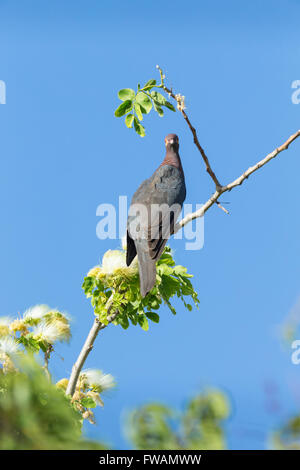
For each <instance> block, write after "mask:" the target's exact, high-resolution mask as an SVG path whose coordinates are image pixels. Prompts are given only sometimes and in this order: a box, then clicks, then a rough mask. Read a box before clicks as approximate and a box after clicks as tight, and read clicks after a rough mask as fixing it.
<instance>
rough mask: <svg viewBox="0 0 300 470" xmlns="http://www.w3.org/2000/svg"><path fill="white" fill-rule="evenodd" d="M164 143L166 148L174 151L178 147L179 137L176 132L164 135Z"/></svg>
mask: <svg viewBox="0 0 300 470" xmlns="http://www.w3.org/2000/svg"><path fill="white" fill-rule="evenodd" d="M165 144H166V148H167V150H175V151H176V152H177V151H178V149H179V138H178V135H176V134H168V135H167V136H166V137H165Z"/></svg>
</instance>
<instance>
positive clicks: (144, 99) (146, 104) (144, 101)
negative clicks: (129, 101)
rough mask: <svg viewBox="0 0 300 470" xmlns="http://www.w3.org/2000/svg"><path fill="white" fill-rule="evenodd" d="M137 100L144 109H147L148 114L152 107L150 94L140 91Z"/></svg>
mask: <svg viewBox="0 0 300 470" xmlns="http://www.w3.org/2000/svg"><path fill="white" fill-rule="evenodd" d="M136 101H137V102H138V104H139V105H140V106H141V107H142V110H143V109H144V110H145V113H146V114H148V113H150V111H151V109H152V102H151V100H150V98H149V96H147V95H146V94H145V93H142V92H140V93H138V94H137V95H136Z"/></svg>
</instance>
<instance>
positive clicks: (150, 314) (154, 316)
mask: <svg viewBox="0 0 300 470" xmlns="http://www.w3.org/2000/svg"><path fill="white" fill-rule="evenodd" d="M146 317H147V318H149V320H151V321H154V323H159V315H158V314H157V313H155V312H146Z"/></svg>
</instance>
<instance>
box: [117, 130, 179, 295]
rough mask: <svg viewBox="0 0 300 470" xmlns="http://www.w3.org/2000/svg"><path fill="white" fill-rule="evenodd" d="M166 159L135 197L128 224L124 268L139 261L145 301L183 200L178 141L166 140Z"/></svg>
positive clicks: (168, 138)
mask: <svg viewBox="0 0 300 470" xmlns="http://www.w3.org/2000/svg"><path fill="white" fill-rule="evenodd" d="M165 146H166V155H165V158H164V160H163V162H162V163H161V165H160V166H159V167H158V168H157V170H156V171H155V172H154V173H153V175H152V176H151V177H150V178H148V179H146V180H145V181H143V182H142V184H141V185H140V186H139V188H138V189H137V191H136V192H135V193H134V195H133V197H132V201H131V205H130V208H129V213H128V220H127V248H126V264H127V266H130V264H131V263H132V261H133V260H134V258H135V256H136V255H137V258H138V267H139V275H140V293H141V296H142V297H145V296H146V295H147V294H148V292H150V291H151V289H152V288H153V287H154V285H155V282H156V262H157V261H158V260H159V258H160V256H161V254H162V252H163V250H164V247H165V244H166V242H167V240H168V238H169V237H170V236H171V235H172V234H173V231H174V226H175V223H176V221H177V218H178V216H179V214H180V212H181V208H182V204H183V202H184V200H185V197H186V187H185V179H184V173H183V169H182V165H181V160H180V156H179V153H178V150H179V139H178V136H177V135H176V134H168V135H167V136H166V137H165Z"/></svg>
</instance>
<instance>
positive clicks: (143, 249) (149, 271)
mask: <svg viewBox="0 0 300 470" xmlns="http://www.w3.org/2000/svg"><path fill="white" fill-rule="evenodd" d="M146 245H147V240H143V241H142V242H141V241H140V242H139V243H137V244H136V249H137V255H138V262H139V273H140V292H141V296H142V297H145V296H146V295H147V294H148V292H150V290H151V289H152V288H153V287H154V285H155V282H156V261H155V260H153V259H151V258H150V256H149V253H148V252H147V250H148V247H147V246H146Z"/></svg>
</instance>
